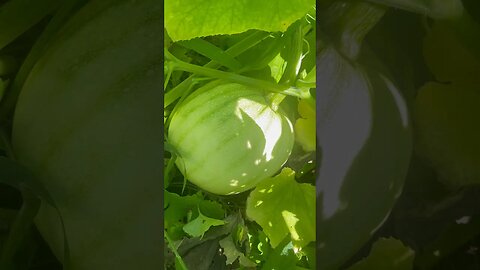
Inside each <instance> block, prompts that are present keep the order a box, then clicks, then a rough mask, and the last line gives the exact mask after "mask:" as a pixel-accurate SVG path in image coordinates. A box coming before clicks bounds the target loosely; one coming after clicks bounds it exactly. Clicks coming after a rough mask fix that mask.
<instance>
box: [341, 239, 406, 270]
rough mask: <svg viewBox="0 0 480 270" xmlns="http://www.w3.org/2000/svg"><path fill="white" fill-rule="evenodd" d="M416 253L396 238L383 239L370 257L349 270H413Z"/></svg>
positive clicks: (374, 246)
mask: <svg viewBox="0 0 480 270" xmlns="http://www.w3.org/2000/svg"><path fill="white" fill-rule="evenodd" d="M414 257H415V253H414V251H413V250H412V249H410V248H409V247H406V246H404V245H403V243H402V242H401V241H400V240H397V239H394V238H388V239H387V238H381V239H379V240H377V242H375V243H374V244H373V246H372V250H371V251H370V255H368V257H366V258H365V259H363V260H361V261H360V262H358V263H356V264H354V265H353V266H352V267H350V268H349V269H348V270H370V269H390V270H411V269H413V259H414Z"/></svg>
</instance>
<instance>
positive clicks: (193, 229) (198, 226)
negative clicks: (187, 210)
mask: <svg viewBox="0 0 480 270" xmlns="http://www.w3.org/2000/svg"><path fill="white" fill-rule="evenodd" d="M224 224H225V221H223V220H220V219H214V218H209V217H206V216H204V215H202V212H200V210H198V217H197V218H195V219H194V220H192V221H190V222H189V223H187V224H186V225H185V226H183V230H184V231H185V232H186V233H188V234H189V235H191V236H193V237H203V234H205V232H206V231H208V229H210V227H212V226H220V225H224Z"/></svg>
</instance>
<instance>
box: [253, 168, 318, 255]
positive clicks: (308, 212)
mask: <svg viewBox="0 0 480 270" xmlns="http://www.w3.org/2000/svg"><path fill="white" fill-rule="evenodd" d="M246 212H247V216H248V218H250V219H252V220H254V221H255V222H257V223H258V224H260V226H262V228H263V230H264V231H265V234H267V236H268V238H270V241H271V245H272V247H276V246H277V245H278V244H279V243H280V242H281V241H282V240H283V239H284V238H285V236H287V235H290V238H291V240H292V241H293V242H294V243H295V245H297V246H299V247H303V246H305V245H306V244H308V243H309V242H312V241H315V187H314V186H312V185H310V184H299V183H297V182H296V181H295V172H294V171H293V170H292V169H290V168H284V169H283V170H282V172H281V173H280V174H279V175H277V176H275V177H272V178H268V179H266V180H264V181H263V182H261V183H260V184H259V185H257V187H256V188H255V190H253V191H252V193H250V196H249V197H248V199H247V208H246Z"/></svg>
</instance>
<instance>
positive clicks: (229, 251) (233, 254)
mask: <svg viewBox="0 0 480 270" xmlns="http://www.w3.org/2000/svg"><path fill="white" fill-rule="evenodd" d="M219 243H220V246H221V247H222V248H223V254H224V255H225V257H227V264H232V263H233V262H235V261H236V260H237V259H238V260H239V262H240V265H242V266H245V267H255V266H257V265H256V264H255V263H254V262H252V261H250V260H249V259H248V258H247V257H245V254H243V253H242V252H240V251H239V250H238V249H237V247H236V246H235V243H234V242H233V239H232V236H231V235H228V236H227V237H225V238H223V239H222V240H220V242H219Z"/></svg>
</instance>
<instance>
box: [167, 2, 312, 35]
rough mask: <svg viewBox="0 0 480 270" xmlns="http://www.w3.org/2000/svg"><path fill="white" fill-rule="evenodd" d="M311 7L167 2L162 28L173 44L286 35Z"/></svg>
mask: <svg viewBox="0 0 480 270" xmlns="http://www.w3.org/2000/svg"><path fill="white" fill-rule="evenodd" d="M314 6H315V2H314V1H313V0H294V1H292V0H267V1H257V0H245V1H224V0H206V1H205V0H166V1H165V27H166V28H167V31H168V35H169V36H170V37H171V38H172V40H174V41H177V40H187V39H192V38H195V37H203V36H211V35H221V34H236V33H241V32H244V31H246V30H249V29H258V30H265V31H271V32H275V31H285V30H286V29H287V28H288V26H290V24H292V23H293V22H294V21H296V20H298V19H299V18H301V17H302V16H303V15H305V14H306V13H307V12H308V11H309V10H311V9H312V8H313V7H314Z"/></svg>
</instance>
